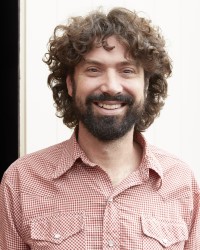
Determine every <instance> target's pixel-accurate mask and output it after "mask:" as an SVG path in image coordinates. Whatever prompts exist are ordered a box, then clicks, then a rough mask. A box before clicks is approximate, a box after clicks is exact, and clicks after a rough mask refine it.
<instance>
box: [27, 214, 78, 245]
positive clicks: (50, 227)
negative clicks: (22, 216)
mask: <svg viewBox="0 0 200 250" xmlns="http://www.w3.org/2000/svg"><path fill="white" fill-rule="evenodd" d="M82 230H83V219H82V215H81V214H78V213H69V214H56V215H50V216H45V217H40V218H36V219H34V220H32V222H31V239H32V241H33V245H34V246H35V245H37V246H39V245H41V246H46V245H47V246H49V245H51V243H52V244H61V243H62V242H66V244H67V242H68V244H69V242H71V244H73V238H74V240H75V241H76V242H78V241H79V240H80V243H81V241H82V240H83V238H82V237H81V236H80V235H81V231H82ZM73 236H74V237H73ZM68 239H70V240H69V241H68ZM82 243H83V241H82ZM70 249H71V248H70Z"/></svg>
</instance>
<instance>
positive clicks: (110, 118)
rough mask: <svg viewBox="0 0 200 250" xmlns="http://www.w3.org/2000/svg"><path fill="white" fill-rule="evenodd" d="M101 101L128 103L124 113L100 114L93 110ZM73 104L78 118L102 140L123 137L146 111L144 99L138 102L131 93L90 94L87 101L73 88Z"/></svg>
mask: <svg viewBox="0 0 200 250" xmlns="http://www.w3.org/2000/svg"><path fill="white" fill-rule="evenodd" d="M99 101H120V102H122V103H123V105H126V107H127V110H126V112H125V113H124V115H123V116H122V115H99V114H95V113H94V111H93V108H92V107H93V105H94V103H97V102H99ZM73 105H74V111H75V114H76V117H77V119H78V120H79V121H80V122H82V124H83V125H84V126H85V128H86V129H87V130H88V131H89V132H90V133H91V134H92V135H93V136H94V137H96V138H97V139H99V140H100V141H104V142H105V141H113V140H117V139H119V138H121V137H123V136H124V135H125V134H126V133H127V132H129V131H130V130H131V129H132V128H133V126H134V125H135V124H136V123H137V121H138V120H139V119H141V116H142V114H143V111H144V101H143V100H142V101H140V102H136V101H135V100H134V99H133V97H132V96H130V95H116V96H111V95H108V94H99V95H89V96H88V97H87V98H86V101H85V103H83V102H82V101H81V99H80V98H78V97H77V96H76V90H75V89H74V90H73Z"/></svg>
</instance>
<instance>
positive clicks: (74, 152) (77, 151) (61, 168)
mask: <svg viewBox="0 0 200 250" xmlns="http://www.w3.org/2000/svg"><path fill="white" fill-rule="evenodd" d="M134 139H135V141H136V142H138V143H139V144H140V146H141V147H142V149H143V157H142V161H141V164H140V167H139V171H140V174H141V176H142V179H144V180H148V179H149V177H150V170H152V171H153V172H154V173H156V175H157V177H158V178H157V180H156V183H157V184H156V186H157V187H158V188H159V187H160V186H161V183H162V178H163V170H162V166H161V164H160V162H159V161H158V159H157V158H156V156H155V155H154V153H153V152H152V149H151V145H150V144H148V143H147V141H146V139H145V137H144V136H143V135H142V134H141V133H139V132H136V133H135V135H134ZM62 145H63V149H62V154H61V157H60V159H59V162H58V164H57V166H56V168H55V169H54V171H53V173H52V177H53V179H56V178H59V177H60V176H61V175H63V174H64V173H65V172H67V171H68V170H69V169H70V168H71V167H72V166H73V165H74V163H75V162H77V161H78V160H81V161H82V162H83V163H84V164H86V165H89V166H96V164H94V163H92V162H91V161H90V160H89V159H88V158H87V156H86V155H85V153H84V151H83V150H82V149H81V148H80V146H79V144H78V142H77V139H76V129H75V131H74V132H73V134H72V136H71V138H70V139H69V140H67V141H65V142H64V143H63V144H62Z"/></svg>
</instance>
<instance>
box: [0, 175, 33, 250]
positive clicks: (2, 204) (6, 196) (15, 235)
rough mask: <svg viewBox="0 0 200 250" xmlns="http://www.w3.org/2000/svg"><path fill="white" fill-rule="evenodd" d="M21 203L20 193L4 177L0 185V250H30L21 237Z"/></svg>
mask: <svg viewBox="0 0 200 250" xmlns="http://www.w3.org/2000/svg"><path fill="white" fill-rule="evenodd" d="M20 215H21V212H20V203H19V192H16V190H14V188H13V187H12V186H11V185H10V183H9V182H8V181H6V176H4V177H3V180H2V183H1V184H0V225H1V230H0V250H16V249H17V250H28V249H30V248H29V247H28V246H27V245H26V244H25V243H24V242H23V240H22V238H21V237H20V232H19V228H17V225H18V226H19V222H20Z"/></svg>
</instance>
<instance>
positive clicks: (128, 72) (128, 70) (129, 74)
mask: <svg viewBox="0 0 200 250" xmlns="http://www.w3.org/2000/svg"><path fill="white" fill-rule="evenodd" d="M121 74H122V76H123V77H126V78H128V77H132V76H134V75H135V74H137V71H136V70H135V69H134V68H123V69H121Z"/></svg>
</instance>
